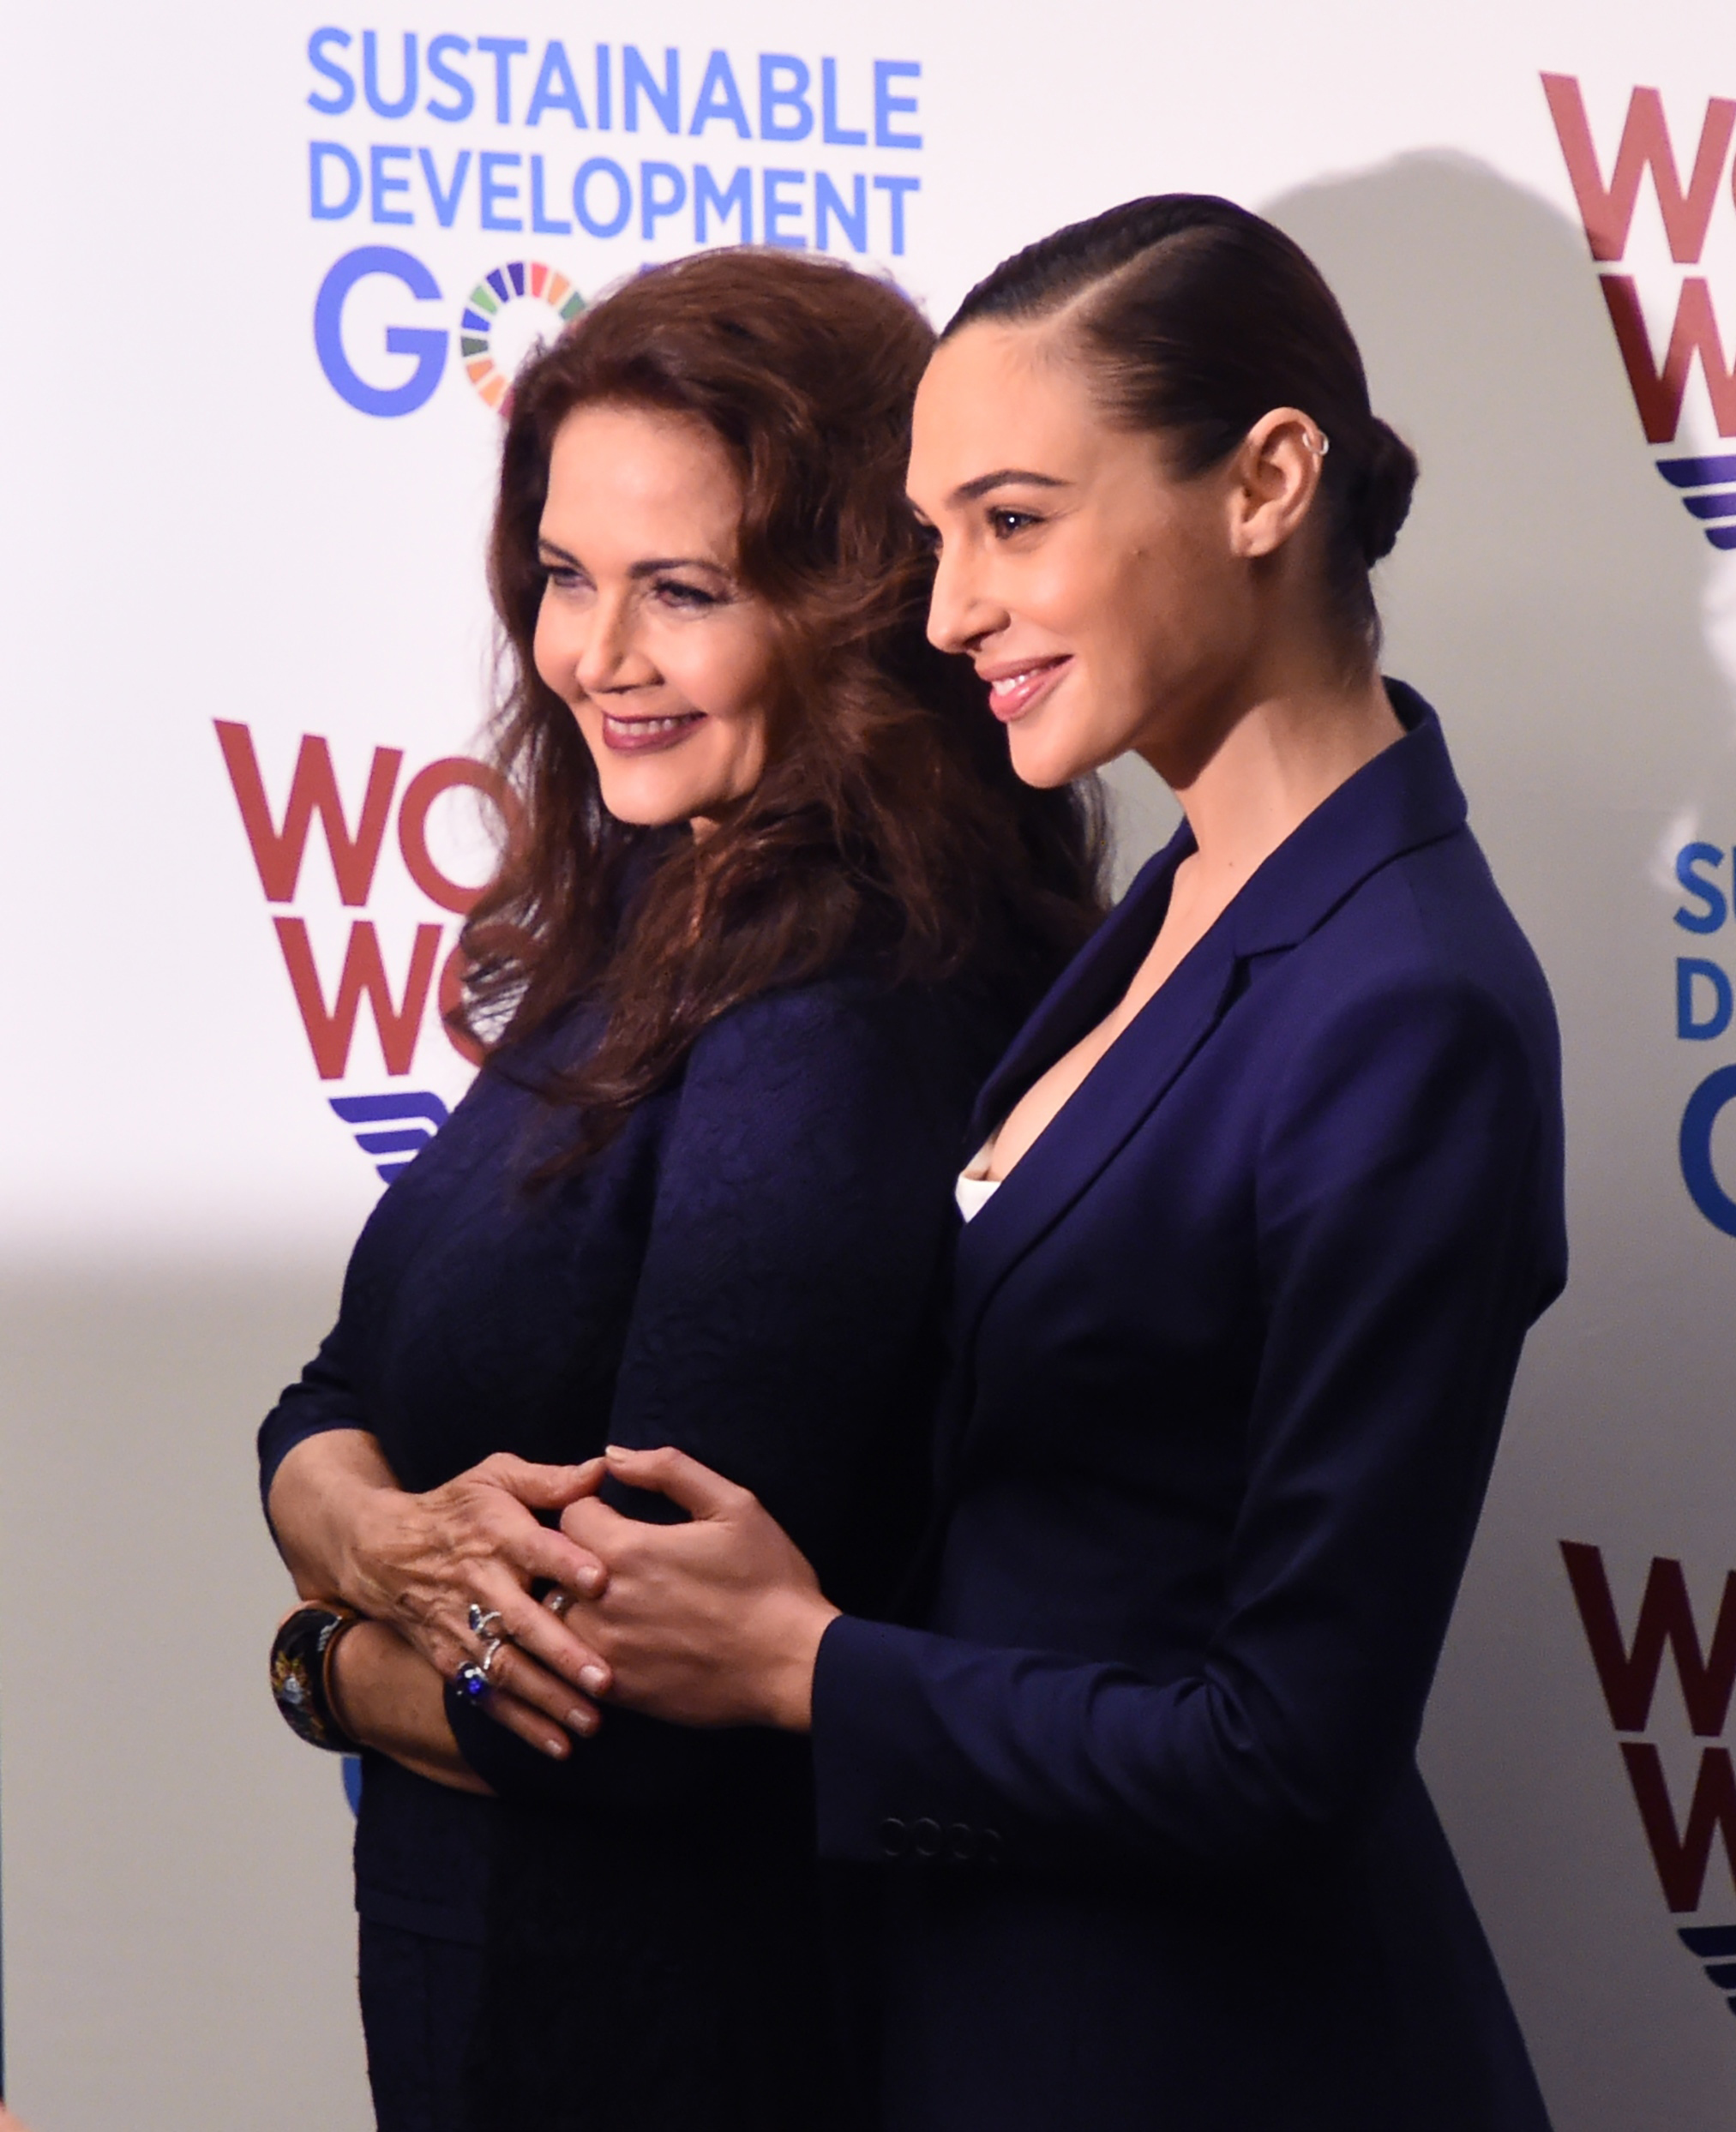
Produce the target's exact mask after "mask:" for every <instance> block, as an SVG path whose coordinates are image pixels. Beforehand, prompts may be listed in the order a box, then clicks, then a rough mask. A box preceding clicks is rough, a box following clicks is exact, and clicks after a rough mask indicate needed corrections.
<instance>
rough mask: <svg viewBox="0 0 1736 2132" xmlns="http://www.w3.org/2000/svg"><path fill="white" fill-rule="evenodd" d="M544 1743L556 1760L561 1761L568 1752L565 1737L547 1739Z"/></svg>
mask: <svg viewBox="0 0 1736 2132" xmlns="http://www.w3.org/2000/svg"><path fill="white" fill-rule="evenodd" d="M543 1745H544V1746H545V1747H546V1748H547V1749H548V1751H549V1752H550V1754H551V1755H553V1757H555V1759H556V1762H560V1761H562V1759H563V1758H564V1757H565V1756H566V1752H567V1743H566V1741H565V1740H564V1739H545V1740H544V1742H543Z"/></svg>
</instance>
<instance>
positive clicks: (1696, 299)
mask: <svg viewBox="0 0 1736 2132" xmlns="http://www.w3.org/2000/svg"><path fill="white" fill-rule="evenodd" d="M1601 279H1602V282H1603V300H1604V302H1605V303H1607V305H1608V306H1609V316H1610V323H1611V324H1612V325H1613V327H1615V338H1616V345H1618V346H1619V348H1620V350H1621V359H1622V361H1623V362H1624V363H1625V364H1626V365H1627V375H1628V382H1629V383H1630V384H1631V386H1632V387H1633V397H1634V405H1636V406H1637V408H1638V409H1639V417H1640V422H1641V424H1642V426H1643V429H1644V430H1645V433H1646V441H1647V442H1648V443H1650V444H1667V443H1668V442H1669V441H1670V440H1671V438H1672V437H1673V436H1674V435H1675V434H1676V431H1677V429H1679V426H1680V424H1681V419H1682V394H1683V393H1684V391H1685V389H1686V387H1687V382H1688V365H1689V364H1690V363H1691V362H1692V361H1693V359H1694V357H1696V356H1698V357H1699V358H1700V368H1701V369H1702V370H1703V371H1704V373H1705V377H1706V388H1707V390H1708V392H1709V393H1710V394H1711V398H1712V414H1713V418H1714V419H1715V421H1716V423H1717V424H1718V434H1719V435H1720V436H1736V367H1729V366H1727V365H1726V363H1725V361H1724V343H1723V339H1722V338H1721V335H1720V333H1719V332H1718V321H1717V319H1716V318H1715V316H1714V315H1713V311H1712V292H1711V291H1710V290H1709V288H1708V287H1707V285H1706V284H1705V283H1704V282H1703V281H1702V280H1700V279H1697V278H1691V279H1688V280H1685V281H1684V282H1683V284H1682V293H1681V296H1680V298H1679V301H1678V302H1677V304H1676V318H1675V323H1674V325H1673V326H1672V327H1671V328H1670V345H1669V348H1668V350H1667V352H1666V354H1665V356H1664V360H1663V363H1662V365H1661V366H1660V365H1659V364H1658V363H1656V362H1655V360H1654V358H1653V356H1652V346H1651V340H1650V339H1649V335H1648V334H1647V333H1646V325H1645V320H1644V319H1643V317H1642V316H1641V315H1640V306H1639V293H1638V291H1637V290H1636V288H1635V287H1634V285H1633V282H1632V280H1631V279H1630V277H1629V276H1628V275H1626V274H1605V275H1603V276H1602V277H1601Z"/></svg>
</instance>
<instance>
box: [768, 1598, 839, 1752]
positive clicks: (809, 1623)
mask: <svg viewBox="0 0 1736 2132" xmlns="http://www.w3.org/2000/svg"><path fill="white" fill-rule="evenodd" d="M839 1611H840V1610H839V1609H838V1607H834V1606H833V1605H832V1601H830V1600H829V1599H826V1598H824V1597H822V1595H821V1594H820V1593H818V1592H815V1593H814V1594H811V1595H809V1594H803V1596H802V1599H801V1601H799V1602H792V1603H791V1604H790V1607H788V1609H787V1611H786V1612H785V1613H784V1618H783V1619H781V1620H780V1621H779V1622H778V1627H777V1632H776V1635H775V1637H774V1638H773V1645H772V1657H771V1663H770V1664H769V1666H768V1667H767V1668H766V1679H765V1686H766V1722H767V1723H769V1724H772V1725H775V1726H776V1727H778V1730H779V1731H781V1732H786V1733H806V1732H808V1731H811V1730H812V1728H813V1724H814V1666H815V1664H816V1663H817V1661H818V1660H819V1656H820V1638H821V1637H823V1636H824V1635H825V1634H826V1631H827V1630H828V1629H829V1628H830V1627H831V1626H832V1623H833V1622H834V1621H836V1620H837V1619H838V1613H839Z"/></svg>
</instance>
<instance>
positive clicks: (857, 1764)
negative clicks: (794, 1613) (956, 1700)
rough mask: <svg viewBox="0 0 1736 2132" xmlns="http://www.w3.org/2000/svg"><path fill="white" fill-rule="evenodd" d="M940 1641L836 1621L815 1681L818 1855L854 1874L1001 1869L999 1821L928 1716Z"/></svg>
mask: <svg viewBox="0 0 1736 2132" xmlns="http://www.w3.org/2000/svg"><path fill="white" fill-rule="evenodd" d="M944 1641H945V1640H944V1639H942V1638H940V1637H933V1636H929V1635H927V1634H925V1633H924V1632H923V1631H921V1630H917V1629H900V1628H894V1627H892V1626H891V1625H888V1624H886V1623H885V1622H879V1621H861V1620H857V1619H854V1618H853V1617H852V1616H850V1615H849V1614H840V1615H839V1616H838V1618H837V1619H836V1620H834V1621H833V1622H832V1624H831V1625H830V1626H829V1627H828V1628H827V1630H826V1633H825V1635H824V1636H823V1637H821V1638H820V1650H819V1654H818V1655H817V1657H816V1659H815V1661H814V1721H813V1733H812V1746H813V1754H814V1793H815V1801H814V1804H815V1820H816V1825H817V1830H818V1840H819V1847H820V1856H821V1857H822V1858H825V1859H839V1860H844V1861H850V1862H854V1863H858V1864H885V1863H888V1862H898V1861H909V1862H910V1863H913V1864H919V1865H920V1864H926V1863H929V1862H938V1863H940V1864H944V1865H996V1864H998V1863H999V1862H1000V1859H1001V1856H1002V1853H1003V1852H1004V1849H1005V1839H1004V1838H1003V1836H1002V1834H1001V1830H1000V1826H999V1823H1000V1821H1001V1820H1003V1819H1004V1818H1005V1817H1004V1816H999V1815H996V1814H994V1811H993V1810H992V1807H990V1811H988V1812H987V1813H985V1812H984V1811H983V1809H984V1807H985V1806H988V1805H989V1802H988V1800H987V1799H986V1798H985V1797H984V1795H983V1787H982V1786H981V1785H980V1783H973V1782H971V1781H970V1771H969V1770H968V1769H965V1768H964V1767H963V1766H961V1763H960V1758H959V1757H958V1755H957V1753H956V1751H954V1750H953V1748H952V1745H951V1743H950V1742H949V1741H948V1740H947V1739H946V1735H945V1733H944V1730H943V1729H942V1728H941V1727H939V1726H937V1725H936V1724H935V1722H934V1715H933V1713H932V1712H931V1710H930V1709H929V1708H928V1702H929V1689H930V1685H931V1682H930V1679H929V1676H930V1674H931V1673H932V1672H933V1670H934V1666H933V1661H934V1655H935V1654H936V1652H937V1650H939V1649H942V1648H944Z"/></svg>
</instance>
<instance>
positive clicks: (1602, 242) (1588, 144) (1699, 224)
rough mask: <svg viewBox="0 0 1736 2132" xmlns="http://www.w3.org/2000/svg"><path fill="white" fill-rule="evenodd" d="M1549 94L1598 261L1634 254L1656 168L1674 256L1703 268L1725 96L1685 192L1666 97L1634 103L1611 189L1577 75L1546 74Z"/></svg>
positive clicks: (1637, 95) (1722, 144) (1725, 133)
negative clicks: (1644, 195) (1644, 176)
mask: <svg viewBox="0 0 1736 2132" xmlns="http://www.w3.org/2000/svg"><path fill="white" fill-rule="evenodd" d="M1543 93H1544V94H1545V95H1546V96H1547V98H1548V99H1549V115H1550V117H1552V118H1553V120H1554V121H1555V132H1556V135H1557V137H1558V138H1559V141H1560V142H1561V153H1562V154H1563V156H1564V157H1565V159H1566V163H1567V175H1568V177H1570V178H1571V180H1572V183H1573V195H1574V198H1575V199H1576V200H1577V202H1578V204H1579V219H1580V220H1581V221H1582V222H1583V224H1584V225H1585V235H1586V240H1587V242H1588V243H1589V244H1590V246H1591V255H1592V257H1593V258H1594V259H1599V260H1609V259H1622V258H1625V256H1626V254H1627V240H1628V232H1629V231H1630V230H1631V228H1632V226H1633V213H1634V207H1635V204H1636V202H1637V200H1638V198H1639V187H1640V174H1641V172H1642V171H1645V170H1647V169H1649V170H1650V171H1651V174H1652V184H1653V187H1654V189H1655V191H1656V193H1657V198H1658V207H1659V209H1660V211H1661V213H1662V215H1663V219H1664V234H1665V236H1666V237H1667V238H1668V239H1669V245H1670V257H1671V258H1672V259H1673V260H1674V261H1676V262H1677V264H1678V265H1679V266H1690V265H1692V264H1693V263H1695V262H1696V261H1697V260H1698V259H1699V256H1700V254H1701V253H1702V252H1703V250H1704V249H1705V245H1706V226H1707V225H1708V223H1709V222H1710V220H1711V219H1712V205H1713V202H1714V201H1715V199H1716V197H1717V193H1718V180H1719V178H1720V177H1721V176H1722V174H1723V169H1724V159H1725V157H1726V156H1727V154H1728V153H1730V139H1731V135H1732V132H1733V130H1736V103H1732V102H1731V101H1729V100H1728V99H1727V98H1724V97H1721V96H1715V97H1713V98H1711V99H1710V100H1709V102H1708V104H1707V105H1706V116H1705V117H1704V119H1703V121H1702V122H1701V126H1700V145H1699V147H1698V149H1697V152H1696V153H1695V156H1694V170H1693V175H1692V176H1691V177H1690V178H1689V180H1688V183H1687V188H1686V189H1685V190H1684V189H1683V186H1682V181H1681V178H1680V176H1679V173H1678V171H1677V167H1676V157H1675V151H1674V150H1673V147H1671V145H1670V133H1669V128H1668V126H1667V123H1665V119H1664V105H1663V99H1662V98H1661V96H1660V95H1659V94H1658V93H1657V91H1656V90H1655V89H1636V90H1635V91H1634V93H1633V94H1632V96H1631V98H1630V99H1629V100H1628V107H1627V120H1626V123H1625V125H1624V126H1623V127H1622V129H1621V145H1620V147H1619V148H1618V149H1617V150H1616V153H1615V168H1614V171H1613V172H1612V174H1611V177H1610V180H1609V183H1608V184H1607V185H1606V184H1605V183H1604V182H1603V177H1602V174H1601V171H1599V169H1598V163H1597V151H1596V149H1595V147H1593V145H1592V140H1591V128H1590V126H1589V123H1587V120H1586V116H1585V100H1584V99H1583V97H1582V96H1581V94H1580V93H1579V83H1578V81H1577V80H1576V79H1575V78H1574V76H1573V75H1571V74H1546V75H1544V76H1543ZM1649 434H1650V432H1649V431H1648V435H1649ZM1670 434H1671V435H1673V434H1674V432H1673V430H1672V431H1671V432H1670ZM1654 441H1656V440H1655V439H1654Z"/></svg>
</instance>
